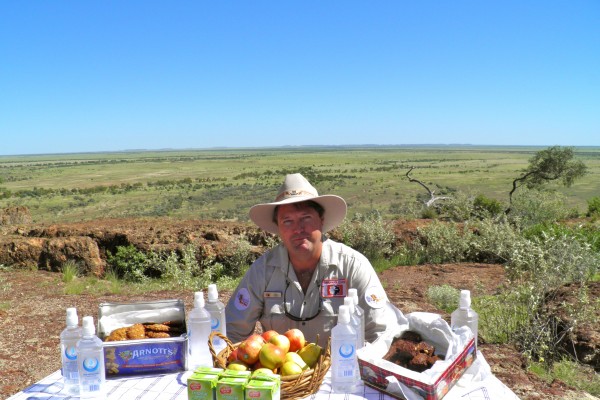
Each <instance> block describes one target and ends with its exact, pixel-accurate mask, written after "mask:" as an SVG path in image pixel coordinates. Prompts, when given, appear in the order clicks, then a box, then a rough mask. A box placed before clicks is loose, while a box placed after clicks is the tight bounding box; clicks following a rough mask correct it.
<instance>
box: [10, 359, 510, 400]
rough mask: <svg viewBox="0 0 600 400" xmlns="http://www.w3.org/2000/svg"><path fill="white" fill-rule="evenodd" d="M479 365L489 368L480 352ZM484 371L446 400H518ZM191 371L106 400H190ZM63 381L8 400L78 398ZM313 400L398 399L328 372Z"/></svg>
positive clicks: (50, 380)
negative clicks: (341, 384)
mask: <svg viewBox="0 0 600 400" xmlns="http://www.w3.org/2000/svg"><path fill="white" fill-rule="evenodd" d="M476 363H483V367H488V368H489V366H488V365H487V363H486V361H485V360H484V358H483V356H482V355H481V353H480V352H479V353H478V355H477V361H476ZM474 367H475V368H477V369H478V370H481V369H482V364H479V365H477V366H476V365H475V364H473V366H471V368H469V369H467V370H466V371H465V374H464V375H463V377H462V378H461V379H460V380H459V381H458V382H457V383H456V385H455V386H454V387H453V388H452V389H451V390H450V391H449V392H448V393H447V394H446V396H444V399H443V400H513V399H516V400H518V397H517V396H516V395H515V394H514V393H513V392H512V391H511V390H510V389H509V388H507V387H506V386H505V385H504V384H503V383H502V382H500V381H499V380H498V379H497V378H496V377H494V376H493V375H491V373H490V374H486V375H481V374H479V373H478V374H476V375H473V374H470V370H471V369H474ZM190 374H191V373H190V372H181V373H174V374H166V375H152V376H134V377H122V378H110V379H107V381H106V386H107V391H106V392H107V395H108V396H107V400H133V399H136V400H187V384H186V382H187V377H188V376H189V375H190ZM62 389H63V382H62V375H61V373H60V371H56V372H54V373H53V374H51V375H49V376H47V377H45V378H44V379H42V380H41V381H39V382H37V383H35V384H33V385H31V386H29V387H28V388H26V389H24V390H23V391H21V392H19V393H17V394H15V395H13V396H11V397H9V399H8V400H67V399H78V397H72V396H69V395H68V394H66V393H63V392H62ZM307 399H311V400H326V399H328V400H337V399H339V400H352V399H369V400H371V399H372V400H396V399H395V398H393V397H391V396H388V395H385V394H383V393H381V392H379V391H377V390H376V389H373V388H370V387H368V386H365V385H363V384H362V381H361V383H360V384H359V386H358V388H357V390H356V391H355V392H354V393H352V394H344V393H332V391H331V385H330V375H329V373H328V374H327V375H326V376H325V379H324V381H323V384H322V385H321V388H320V390H319V391H318V392H317V393H315V394H313V395H311V396H309V397H307Z"/></svg>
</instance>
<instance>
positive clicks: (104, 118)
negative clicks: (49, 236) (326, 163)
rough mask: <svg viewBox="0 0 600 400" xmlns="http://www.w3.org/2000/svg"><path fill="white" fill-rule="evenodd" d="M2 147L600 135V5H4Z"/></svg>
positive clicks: (577, 139) (595, 139)
mask: <svg viewBox="0 0 600 400" xmlns="http://www.w3.org/2000/svg"><path fill="white" fill-rule="evenodd" d="M0 15H1V16H2V23H1V24H0V135H1V137H2V139H3V140H2V144H1V145H0V155H12V154H36V153H63V152H80V151H116V150H124V149H162V148H174V149H183V148H210V147H219V146H228V147H257V146H258V147H261V146H287V145H344V144H437V143H444V144H455V143H468V144H483V145H485V144H490V145H564V146H584V145H600V139H599V138H600V23H598V21H600V2H599V1H597V0H587V1H585V0H582V1H578V0H576V1H562V0H561V1H554V0H549V1H548V0H545V1H521V0H519V1H496V2H492V1H480V0H477V1H462V0H456V1H410V2H409V1H376V2H367V1H349V0H346V1H270V2H267V1H215V2H200V1H174V2H162V1H161V2H157V1H148V0H144V1H133V0H132V1H77V2H76V1H4V2H2V3H1V4H0Z"/></svg>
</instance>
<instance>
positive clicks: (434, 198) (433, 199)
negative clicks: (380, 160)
mask: <svg viewBox="0 0 600 400" xmlns="http://www.w3.org/2000/svg"><path fill="white" fill-rule="evenodd" d="M413 169H415V167H410V169H409V170H408V171H407V172H406V177H407V178H408V181H409V182H413V183H418V184H419V185H421V186H422V187H423V188H425V190H427V193H429V200H427V201H426V202H424V204H425V206H427V207H428V208H429V207H431V206H432V205H433V204H434V203H435V202H436V201H438V200H448V199H449V198H450V197H447V196H436V195H435V192H434V191H433V190H431V189H429V187H428V186H427V185H425V184H424V183H423V182H421V181H420V180H418V179H414V178H411V176H410V173H411V172H412V170H413Z"/></svg>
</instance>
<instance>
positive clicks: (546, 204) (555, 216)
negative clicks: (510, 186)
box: [509, 188, 573, 228]
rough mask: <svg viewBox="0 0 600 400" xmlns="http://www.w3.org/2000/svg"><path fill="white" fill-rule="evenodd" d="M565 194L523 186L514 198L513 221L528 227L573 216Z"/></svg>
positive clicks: (510, 215) (511, 218) (511, 214)
mask: <svg viewBox="0 0 600 400" xmlns="http://www.w3.org/2000/svg"><path fill="white" fill-rule="evenodd" d="M572 214H573V211H572V210H570V209H569V208H568V207H567V206H566V201H565V197H564V195H562V194H561V193H559V192H553V191H548V190H533V189H525V188H523V189H522V190H521V191H520V192H517V194H516V196H515V197H514V198H513V204H512V206H511V211H510V213H509V218H510V221H511V223H513V224H516V225H518V226H521V227H523V228H527V227H530V226H533V225H535V224H541V223H551V222H556V221H561V220H564V219H565V218H568V217H570V216H572Z"/></svg>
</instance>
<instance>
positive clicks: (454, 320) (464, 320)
mask: <svg viewBox="0 0 600 400" xmlns="http://www.w3.org/2000/svg"><path fill="white" fill-rule="evenodd" d="M478 324H479V315H478V314H477V313H476V312H475V310H473V309H472V308H471V292H470V291H468V290H461V291H460V301H459V303H458V308H457V309H456V310H454V311H453V312H452V314H451V315H450V326H451V327H452V329H454V328H459V327H461V326H468V327H469V328H470V329H471V332H473V336H474V337H475V351H477V326H478Z"/></svg>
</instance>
